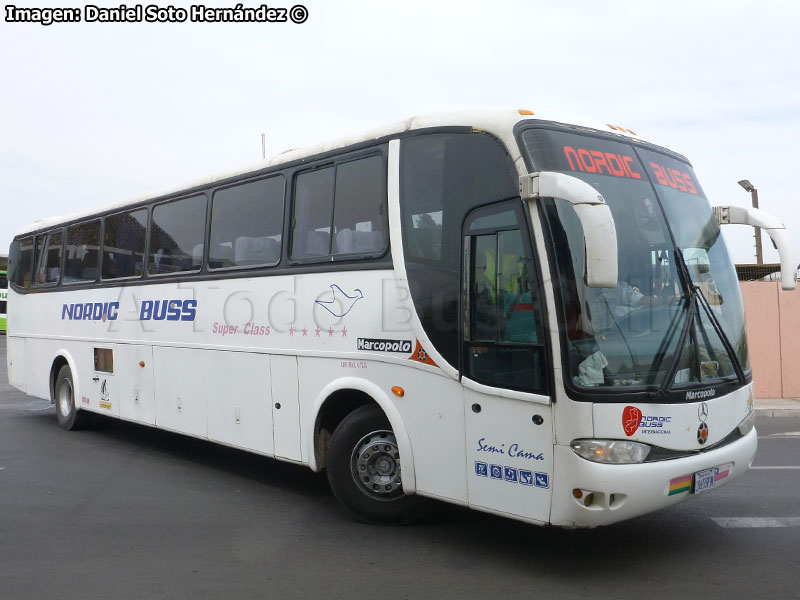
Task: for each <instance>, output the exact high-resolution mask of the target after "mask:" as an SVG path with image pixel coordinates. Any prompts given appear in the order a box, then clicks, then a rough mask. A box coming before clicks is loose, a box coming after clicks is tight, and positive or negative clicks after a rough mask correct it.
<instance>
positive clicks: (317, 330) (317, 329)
mask: <svg viewBox="0 0 800 600" xmlns="http://www.w3.org/2000/svg"><path fill="white" fill-rule="evenodd" d="M315 331H316V332H317V337H319V332H320V331H322V330H321V329H320V328H319V327H317V328H316V329H315Z"/></svg>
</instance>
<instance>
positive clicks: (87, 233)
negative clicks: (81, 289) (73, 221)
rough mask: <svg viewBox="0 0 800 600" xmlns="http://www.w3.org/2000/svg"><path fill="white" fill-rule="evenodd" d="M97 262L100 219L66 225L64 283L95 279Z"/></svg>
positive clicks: (98, 260)
mask: <svg viewBox="0 0 800 600" xmlns="http://www.w3.org/2000/svg"><path fill="white" fill-rule="evenodd" d="M99 262H100V221H99V220H98V221H89V222H88V223H80V224H78V225H73V226H72V227H68V228H67V258H66V261H65V263H64V269H65V271H66V273H65V276H64V283H82V282H83V283H86V282H91V281H97V276H98V275H99V272H98V264H99Z"/></svg>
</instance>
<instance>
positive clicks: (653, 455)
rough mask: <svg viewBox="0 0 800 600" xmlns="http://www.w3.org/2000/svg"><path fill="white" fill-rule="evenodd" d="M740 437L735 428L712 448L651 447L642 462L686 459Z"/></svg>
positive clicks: (725, 444) (737, 429)
mask: <svg viewBox="0 0 800 600" xmlns="http://www.w3.org/2000/svg"><path fill="white" fill-rule="evenodd" d="M741 437H742V434H741V432H740V431H739V428H738V427H736V428H735V429H734V430H733V431H731V432H730V433H729V434H728V435H727V436H725V437H724V438H723V439H721V440H720V441H718V442H717V443H716V444H714V445H713V446H706V447H704V448H698V449H697V450H670V449H668V448H660V447H658V446H652V447H651V449H650V454H648V455H647V458H646V459H645V461H644V462H659V461H662V460H673V459H675V458H686V457H687V456H695V455H697V454H702V453H703V452H709V451H710V450H716V449H717V448H722V447H723V446H727V445H728V444H732V443H733V442H735V441H736V440H738V439H739V438H741Z"/></svg>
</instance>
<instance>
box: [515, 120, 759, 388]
mask: <svg viewBox="0 0 800 600" xmlns="http://www.w3.org/2000/svg"><path fill="white" fill-rule="evenodd" d="M522 140H523V145H524V147H525V151H526V152H527V153H528V156H529V158H530V159H531V161H532V162H533V164H534V167H535V169H536V170H537V171H545V170H547V171H560V172H563V173H568V174H569V175H572V176H574V177H578V178H579V179H582V180H583V181H586V182H587V183H589V184H591V185H592V186H594V187H595V188H596V189H597V190H598V191H599V192H600V193H601V194H602V195H603V197H604V198H605V199H606V201H607V202H608V205H609V207H610V209H611V212H612V215H613V217H614V223H615V226H616V230H617V242H618V253H619V263H618V272H619V280H618V284H617V286H616V287H615V288H611V289H598V288H589V287H587V286H586V285H585V283H584V281H583V273H584V254H583V242H582V240H583V236H582V231H581V224H580V221H579V220H578V218H577V217H576V215H575V213H574V211H573V210H572V207H571V205H569V203H567V202H565V201H561V200H557V199H556V200H547V201H546V202H545V203H544V205H543V208H544V214H545V219H546V221H547V224H548V229H549V232H550V237H551V240H552V244H553V252H554V258H555V261H554V263H555V267H554V269H555V271H556V273H554V274H555V275H557V279H558V283H557V286H558V289H559V292H560V296H561V309H562V320H561V322H562V325H563V327H562V329H563V331H562V334H563V337H562V343H563V344H564V346H565V348H566V352H565V357H566V358H568V360H567V364H566V365H565V367H566V368H565V371H566V377H567V378H568V379H567V384H568V385H570V386H571V387H574V388H576V389H578V390H579V391H580V390H581V389H583V390H584V391H590V390H591V388H601V387H602V389H608V388H609V387H611V388H624V389H625V391H630V392H635V391H652V390H654V389H661V390H669V389H675V390H680V389H681V388H686V387H695V386H697V385H703V386H707V385H709V384H713V383H718V382H722V381H729V380H730V381H733V380H736V379H737V378H741V375H742V374H744V373H748V374H749V362H748V355H747V345H746V338H745V327H744V309H743V305H742V300H741V294H740V291H739V284H738V280H737V277H736V272H735V269H734V267H733V265H732V263H731V260H730V256H729V254H728V251H727V248H726V247H725V242H724V240H723V238H722V236H721V235H720V228H719V225H718V223H717V221H716V219H715V218H714V215H713V211H712V209H711V206H710V205H709V203H708V200H707V199H706V197H705V195H704V194H703V191H702V189H701V187H700V184H699V183H698V182H697V179H696V177H695V174H694V171H693V170H692V168H691V166H690V165H689V164H687V163H685V162H683V161H681V160H678V159H677V158H675V157H674V156H672V155H668V154H666V153H661V152H656V151H652V150H646V149H643V148H641V147H640V146H638V145H637V146H634V145H632V144H626V143H621V142H618V141H612V140H610V139H603V138H600V137H594V136H587V135H578V134H574V133H567V132H563V131H555V130H551V129H528V130H527V131H525V132H523V134H522ZM681 260H682V261H683V263H684V265H685V268H684V267H683V265H680V264H679V261H681ZM726 346H727V348H726ZM737 371H738V374H737Z"/></svg>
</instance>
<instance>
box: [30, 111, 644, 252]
mask: <svg viewBox="0 0 800 600" xmlns="http://www.w3.org/2000/svg"><path fill="white" fill-rule="evenodd" d="M524 120H531V121H543V122H550V123H558V124H563V125H570V126H578V127H582V128H586V129H588V130H593V131H599V132H604V133H610V134H612V135H616V136H620V137H627V138H631V139H636V140H639V141H643V142H649V143H654V142H653V141H652V140H646V139H644V138H642V137H641V136H640V135H638V133H636V132H635V131H632V130H630V129H626V128H624V127H619V126H616V125H611V124H608V123H603V122H600V121H592V120H587V119H582V118H577V119H575V118H570V119H565V118H564V115H553V114H550V113H547V112H544V111H538V110H537V111H528V110H517V109H494V110H469V111H457V112H446V113H435V114H430V115H422V116H415V117H411V118H410V119H406V120H404V121H399V122H396V123H393V124H391V125H386V126H383V127H377V128H374V129H371V130H367V131H364V132H361V133H360V134H356V135H351V136H347V137H343V138H339V139H336V140H332V141H329V142H323V143H321V144H316V145H313V146H307V147H305V148H299V149H292V150H286V151H284V152H281V153H280V154H276V155H274V156H271V157H269V158H267V159H266V160H261V161H258V162H256V163H251V164H249V165H245V166H243V167H241V168H238V169H234V170H231V171H227V172H223V173H217V174H215V175H213V176H210V177H204V178H201V179H197V180H194V181H190V182H187V183H185V184H183V185H180V186H170V187H169V188H165V189H161V190H156V191H154V192H153V193H149V194H144V195H141V196H138V197H134V198H130V199H128V200H124V201H119V202H112V203H109V204H106V205H103V206H98V207H96V208H93V209H90V210H84V211H79V212H75V213H70V214H66V215H63V216H57V217H49V218H46V219H40V220H37V221H34V222H33V223H31V224H29V225H27V226H25V227H22V228H21V229H19V230H18V231H17V232H16V234H15V237H16V236H19V235H22V234H25V233H29V232H33V231H38V230H41V229H48V228H50V227H54V226H56V225H58V224H60V223H66V222H70V221H75V220H79V219H81V218H84V217H89V216H92V215H95V214H99V213H105V212H109V211H113V210H115V209H120V210H122V209H124V208H125V207H127V206H130V205H135V204H138V203H141V202H145V201H147V200H152V199H154V198H160V197H163V196H168V195H170V194H176V193H178V192H181V191H183V190H190V189H194V188H199V187H203V186H206V185H210V184H214V183H216V182H218V181H224V180H226V179H229V178H232V177H236V176H238V175H243V174H246V173H250V172H254V171H259V170H262V169H268V168H270V167H274V166H278V165H282V164H287V163H292V162H296V161H302V160H303V159H306V158H311V157H313V156H316V155H320V154H324V153H326V152H330V151H333V150H338V149H340V148H346V147H348V146H353V145H356V144H360V143H364V142H369V141H370V140H377V139H381V138H386V137H390V136H392V135H395V134H403V133H406V132H409V131H413V130H416V129H429V128H436V127H471V128H472V129H475V130H479V131H486V132H487V133H491V134H493V135H495V136H496V137H498V138H499V139H501V140H502V141H503V142H504V143H505V144H506V146H507V147H508V148H509V150H510V151H511V158H512V159H513V160H514V162H515V163H517V162H518V161H520V160H521V157H520V155H519V152H518V151H517V149H516V143H515V142H514V139H513V134H512V130H513V128H514V125H516V124H517V123H518V122H520V121H524Z"/></svg>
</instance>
